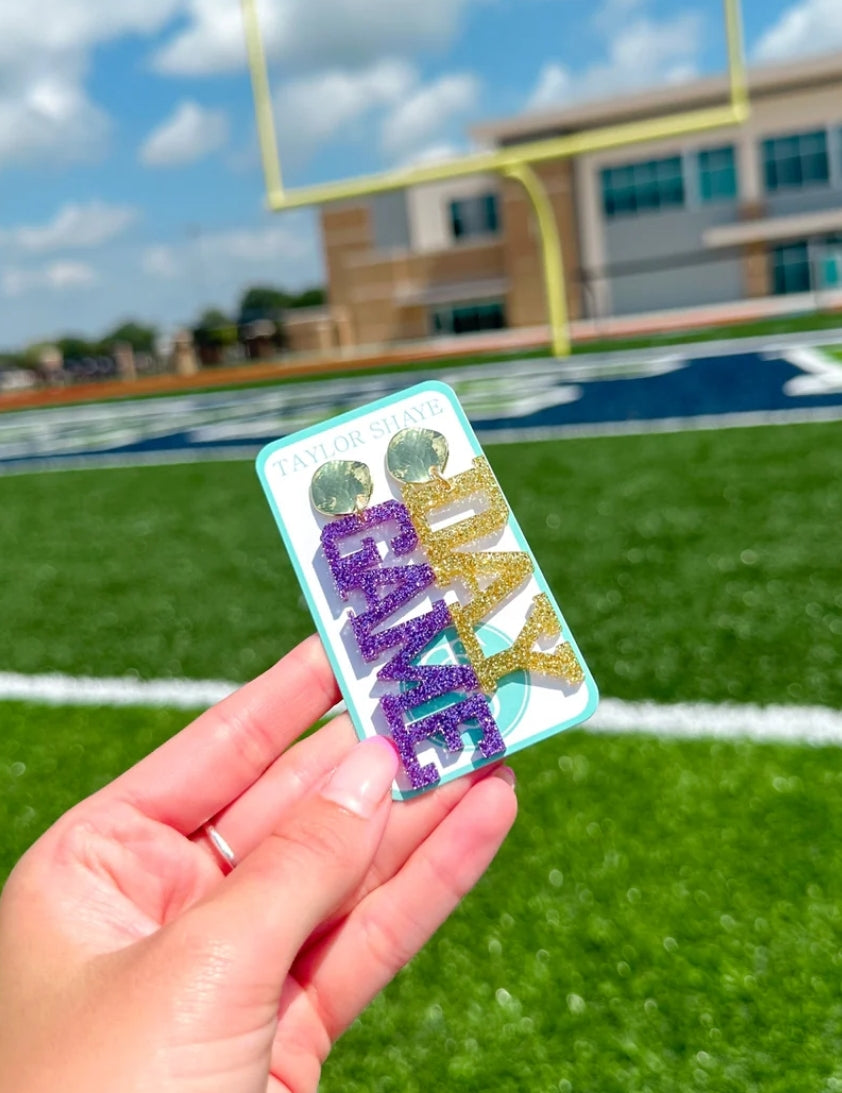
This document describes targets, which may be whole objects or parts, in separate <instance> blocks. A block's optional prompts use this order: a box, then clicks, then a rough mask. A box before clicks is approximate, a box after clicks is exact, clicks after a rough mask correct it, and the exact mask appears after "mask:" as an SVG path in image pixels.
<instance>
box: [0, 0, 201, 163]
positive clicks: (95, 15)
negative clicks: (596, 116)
mask: <svg viewBox="0 0 842 1093" xmlns="http://www.w3.org/2000/svg"><path fill="white" fill-rule="evenodd" d="M184 2H185V0H121V2H120V3H114V2H113V0H41V2H40V3H38V4H19V3H2V4H0V72H2V74H3V78H2V82H0V169H2V168H3V167H6V166H8V165H11V164H20V163H31V162H48V163H62V162H67V161H74V160H85V159H90V158H92V157H95V156H97V155H99V154H100V153H101V152H102V149H103V147H104V144H105V140H106V137H107V135H108V129H109V125H108V117H107V114H106V113H105V111H104V110H103V109H102V108H101V107H100V106H98V105H97V104H96V103H94V102H93V101H92V100H91V98H90V96H89V95H88V93H87V90H86V87H85V80H86V76H87V72H88V67H89V63H90V57H91V52H92V50H93V49H94V48H95V47H96V46H98V45H100V44H102V43H105V42H108V41H111V40H113V39H114V38H117V37H120V36H122V35H125V34H130V33H140V34H148V33H152V32H154V31H156V30H160V29H162V28H163V27H164V26H165V25H166V23H167V21H168V20H169V19H170V18H171V17H172V16H173V15H175V14H176V13H177V12H178V10H179V8H180V7H181V6H182V5H183V3H184Z"/></svg>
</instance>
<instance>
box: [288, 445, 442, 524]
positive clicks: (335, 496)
mask: <svg viewBox="0 0 842 1093" xmlns="http://www.w3.org/2000/svg"><path fill="white" fill-rule="evenodd" d="M449 455H450V449H449V446H448V443H447V440H446V439H445V438H444V437H443V436H442V435H441V433H437V432H434V431H433V430H432V429H403V430H402V431H401V432H399V433H396V434H395V435H394V436H393V437H392V439H391V440H390V441H389V447H388V450H387V452H386V469H387V470H388V471H389V474H391V476H392V477H393V478H394V479H396V480H397V481H398V482H401V483H407V482H429V481H430V479H431V478H440V477H441V476H442V474H443V473H444V469H445V467H446V466H447V460H448V458H449ZM373 490H374V483H373V481H372V477H371V470H370V469H369V467H368V466H367V465H366V464H365V463H360V462H358V461H356V460H348V459H336V460H332V461H331V462H330V463H324V464H322V466H321V467H319V469H318V470H317V471H316V473H315V474H314V475H313V481H312V482H311V483H310V497H311V500H312V502H313V507H314V508H315V509H316V510H317V511H318V512H320V513H322V515H323V516H349V515H350V514H351V513H361V512H364V511H365V508H366V506H367V505H368V502H369V501H370V500H371V495H372V492H373Z"/></svg>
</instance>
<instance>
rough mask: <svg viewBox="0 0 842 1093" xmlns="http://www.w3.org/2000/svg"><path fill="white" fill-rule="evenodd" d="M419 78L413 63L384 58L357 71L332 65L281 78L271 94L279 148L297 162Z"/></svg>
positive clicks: (390, 101)
mask: <svg viewBox="0 0 842 1093" xmlns="http://www.w3.org/2000/svg"><path fill="white" fill-rule="evenodd" d="M417 78H418V77H417V74H416V72H415V70H414V69H413V68H412V67H411V65H408V64H406V63H405V62H403V61H394V60H388V59H387V60H383V61H378V62H377V63H376V64H374V65H372V66H371V67H370V68H366V69H363V70H362V71H358V72H353V71H345V70H339V69H335V70H332V71H327V72H321V73H318V74H316V75H314V76H307V77H305V78H302V79H299V80H293V81H291V82H290V83H288V84H285V85H284V86H283V87H281V88H280V90H279V91H278V94H277V95H276V97H275V110H276V113H277V119H278V131H279V134H280V138H281V149H282V154H284V155H285V156H287V157H291V158H292V159H293V160H296V161H299V162H300V161H301V160H304V159H306V158H307V156H309V155H311V154H312V153H313V152H314V151H315V149H316V148H317V147H318V145H320V144H324V143H326V142H327V141H329V140H332V139H335V138H336V137H337V136H339V135H340V134H342V135H343V136H347V135H348V134H349V133H353V132H354V126H355V125H357V124H358V123H359V122H360V121H362V120H364V119H365V118H367V117H369V116H370V115H371V114H372V112H373V111H375V110H378V109H380V110H382V109H384V108H386V107H390V106H394V105H395V104H397V103H399V102H400V101H401V100H402V99H403V98H404V97H405V96H407V95H408V94H409V93H410V91H411V89H412V88H413V86H414V85H415V83H416V81H417Z"/></svg>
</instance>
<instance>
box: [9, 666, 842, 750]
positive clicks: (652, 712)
mask: <svg viewBox="0 0 842 1093" xmlns="http://www.w3.org/2000/svg"><path fill="white" fill-rule="evenodd" d="M239 686H240V684H237V683H231V682H228V681H225V680H188V679H159V680H148V681H146V680H140V679H134V678H131V677H118V678H112V679H108V678H105V679H97V678H94V677H87V676H67V675H59V674H53V675H22V674H18V673H15V672H0V701H7V702H10V701H15V702H32V703H35V704H40V705H50V706H109V707H120V706H135V707H137V706H140V707H144V706H145V707H152V708H155V707H165V708H169V709H181V710H199V709H204V708H206V707H208V706H212V705H214V704H215V703H217V702H220V701H221V700H222V699H223V698H225V697H226V696H227V695H229V694H232V693H233V692H234V691H236V690H237V688H238V687H239ZM342 708H343V707H342V706H341V705H340V706H337V707H335V708H334V710H332V711H331V712H332V713H334V714H335V713H339V712H341V710H342ZM584 727H585V729H586V731H588V732H595V733H618V734H621V733H645V734H648V735H654V736H661V737H665V738H667V739H673V740H675V739H679V740H698V739H715V740H750V741H753V742H755V743H758V744H761V743H762V744H771V743H778V744H812V745H823V746H834V747H839V746H842V710H833V709H829V708H827V707H824V706H752V705H738V704H734V703H726V704H716V703H712V702H679V703H673V704H663V705H662V704H660V703H656V702H624V701H621V700H620V699H616V698H604V699H603V700H602V702H601V703H600V706H599V709H598V710H597V712H596V714H595V715H594V717H593V718H592V719H591V720H590V721H589V722H588V723H587V725H586V726H584Z"/></svg>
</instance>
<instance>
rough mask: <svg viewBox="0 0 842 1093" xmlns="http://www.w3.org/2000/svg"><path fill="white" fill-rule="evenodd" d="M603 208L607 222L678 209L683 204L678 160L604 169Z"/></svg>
mask: <svg viewBox="0 0 842 1093" xmlns="http://www.w3.org/2000/svg"><path fill="white" fill-rule="evenodd" d="M602 204H603V208H604V210H605V215H606V217H607V218H608V219H609V220H613V219H614V218H615V217H618V216H631V215H634V214H637V213H648V212H657V211H659V210H660V209H674V208H680V207H681V206H682V205H683V204H684V164H683V163H682V159H681V156H670V157H669V158H668V159H652V160H647V161H646V162H645V163H632V164H627V165H625V166H623V167H606V168H605V170H604V171H603V172H602Z"/></svg>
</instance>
